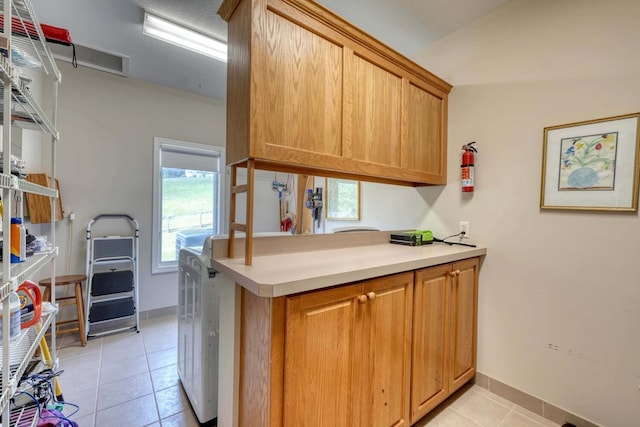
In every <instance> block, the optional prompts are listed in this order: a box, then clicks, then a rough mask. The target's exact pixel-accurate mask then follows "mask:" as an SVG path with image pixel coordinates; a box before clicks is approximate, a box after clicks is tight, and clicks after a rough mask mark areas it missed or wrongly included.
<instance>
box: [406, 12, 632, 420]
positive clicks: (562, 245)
mask: <svg viewBox="0 0 640 427" xmlns="http://www.w3.org/2000/svg"><path fill="white" fill-rule="evenodd" d="M639 19H640V2H638V1H637V0H616V1H610V2H602V1H598V0H582V1H578V2H577V1H570V0H513V1H512V2H510V3H508V4H507V5H505V6H504V7H502V8H501V9H498V10H496V11H495V12H493V13H492V14H490V15H488V16H486V17H484V18H482V19H480V20H478V21H475V22H474V23H472V24H470V25H468V26H467V27H464V28H463V29H461V30H459V31H457V32H454V33H452V34H450V35H448V36H447V37H445V38H444V39H442V40H440V41H439V42H437V43H435V44H433V45H431V46H429V47H428V48H426V49H425V51H424V52H423V54H421V55H420V56H419V57H418V58H417V59H418V61H420V62H421V63H422V64H423V65H424V66H425V67H427V68H428V69H430V70H431V71H433V72H434V73H436V74H437V75H439V76H441V77H443V78H444V79H446V80H448V81H449V82H450V83H452V84H453V85H454V88H453V91H452V92H451V96H450V102H449V106H450V110H449V150H450V151H449V152H450V158H449V163H448V166H449V182H450V183H451V185H448V186H447V187H446V188H444V189H442V188H431V189H422V190H420V192H421V193H422V194H424V196H425V198H426V199H427V200H428V202H429V204H430V205H431V207H432V210H431V211H430V213H429V215H428V216H427V219H426V222H425V223H426V224H430V225H431V226H432V227H433V228H435V229H436V230H437V229H438V228H442V229H449V230H455V229H456V228H457V225H456V224H457V222H458V221H459V220H467V221H470V223H471V235H472V237H473V238H474V239H477V240H479V241H482V242H484V243H486V244H487V245H488V255H487V257H486V260H485V262H484V263H483V265H482V268H481V277H480V280H481V281H480V302H479V340H478V369H479V371H481V372H483V373H485V374H487V375H489V376H491V377H493V378H496V379H498V380H500V381H502V382H505V383H507V384H509V385H511V386H513V387H516V388H518V389H520V390H522V391H525V392H527V393H530V394H533V395H535V396H538V397H540V398H542V399H544V400H546V401H548V402H551V403H553V404H555V405H557V406H559V407H562V408H565V409H566V410H569V411H571V412H573V413H576V414H577V415H580V416H582V417H584V418H587V419H590V420H592V421H593V422H595V423H598V424H600V425H605V426H611V427H614V426H619V427H625V426H632V425H638V423H639V422H640V404H639V403H640V390H639V386H640V335H639V331H640V279H639V278H638V273H637V272H636V271H635V267H634V265H635V263H636V262H638V254H640V239H638V236H639V235H640V222H639V221H638V215H637V214H636V213H632V214H628V213H597V212H582V213H580V212H563V211H541V210H540V209H539V200H540V176H541V167H542V164H541V163H542V161H541V158H542V141H543V128H544V127H545V126H552V125H559V124H566V123H572V122H576V121H581V120H589V119H596V118H602V117H610V116H615V115H621V114H626V113H633V112H637V111H640V81H639V80H638V76H639V75H640V55H639V54H638V47H637V43H638V40H640V20H639ZM473 140H475V141H477V142H478V149H479V152H480V153H479V155H478V156H477V162H476V179H477V187H476V191H475V193H474V194H473V195H471V196H465V195H463V194H462V193H461V192H460V190H459V184H458V182H459V178H458V173H459V155H456V153H459V151H460V147H461V146H462V144H464V143H466V142H469V141H473ZM549 344H552V345H556V346H558V350H557V351H556V350H552V349H549V348H548V347H549Z"/></svg>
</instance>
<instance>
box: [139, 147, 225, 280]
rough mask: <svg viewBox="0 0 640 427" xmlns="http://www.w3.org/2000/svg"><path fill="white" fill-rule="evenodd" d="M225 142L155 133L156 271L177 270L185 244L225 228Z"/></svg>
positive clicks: (198, 243) (195, 243)
mask: <svg viewBox="0 0 640 427" xmlns="http://www.w3.org/2000/svg"><path fill="white" fill-rule="evenodd" d="M224 154H225V151H224V148H222V147H215V146H212V145H204V144H194V143H189V142H182V141H173V140H170V139H165V138H154V152H153V238H152V250H151V252H152V257H153V263H152V273H154V274H155V273H165V272H173V271H177V268H178V253H179V252H180V249H182V248H183V247H189V248H193V249H196V250H198V251H200V250H201V249H202V244H203V243H204V240H205V238H206V237H207V236H210V235H212V234H218V233H219V232H220V227H221V220H222V217H221V215H222V212H223V210H222V208H221V199H222V198H221V196H222V194H223V190H222V189H223V188H224V185H223V180H224V173H223V171H224V164H225V163H224Z"/></svg>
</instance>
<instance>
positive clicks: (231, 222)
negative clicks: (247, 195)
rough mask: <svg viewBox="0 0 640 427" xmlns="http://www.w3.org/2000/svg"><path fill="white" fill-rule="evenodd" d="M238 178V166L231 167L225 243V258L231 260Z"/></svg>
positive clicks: (233, 247)
mask: <svg viewBox="0 0 640 427" xmlns="http://www.w3.org/2000/svg"><path fill="white" fill-rule="evenodd" d="M237 176H238V165H232V166H231V192H230V193H231V200H230V201H229V240H228V241H227V256H228V257H229V258H233V254H234V251H235V246H234V243H235V237H236V230H235V229H234V225H235V223H236V191H235V190H236V183H237Z"/></svg>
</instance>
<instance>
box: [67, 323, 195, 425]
mask: <svg viewBox="0 0 640 427" xmlns="http://www.w3.org/2000/svg"><path fill="white" fill-rule="evenodd" d="M140 323H141V325H140V333H138V334H137V333H135V332H134V331H125V332H120V333H115V334H111V335H105V336H103V337H98V338H91V339H90V340H89V341H88V342H87V346H86V347H81V346H80V342H79V338H78V335H77V334H64V335H60V336H58V343H57V347H58V359H59V360H60V369H62V370H64V372H63V373H62V375H61V376H60V387H61V389H62V393H63V395H64V399H65V401H67V402H71V403H74V404H76V405H79V406H80V410H79V411H78V412H77V413H76V414H75V415H73V416H72V417H71V419H72V420H74V421H76V422H77V423H78V425H79V426H80V427H106V426H118V427H120V426H123V427H124V426H126V427H138V426H139V427H142V426H153V427H160V426H162V427H167V426H172V427H173V426H175V427H197V426H198V425H199V423H198V421H197V419H196V417H195V415H194V413H193V411H192V409H191V406H190V405H189V401H188V400H187V397H186V395H185V393H184V390H183V389H182V386H181V385H180V383H179V382H180V381H179V379H178V373H177V369H176V355H177V353H176V343H177V339H178V338H177V336H178V331H177V322H176V317H175V316H166V317H158V318H155V319H152V320H145V321H141V322H140ZM70 412H72V408H66V409H65V413H70Z"/></svg>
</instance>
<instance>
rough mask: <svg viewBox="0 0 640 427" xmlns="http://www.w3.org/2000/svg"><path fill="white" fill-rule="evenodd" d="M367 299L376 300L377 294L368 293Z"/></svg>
mask: <svg viewBox="0 0 640 427" xmlns="http://www.w3.org/2000/svg"><path fill="white" fill-rule="evenodd" d="M367 297H368V298H369V299H370V300H371V301H373V300H374V299H376V293H375V292H367Z"/></svg>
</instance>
